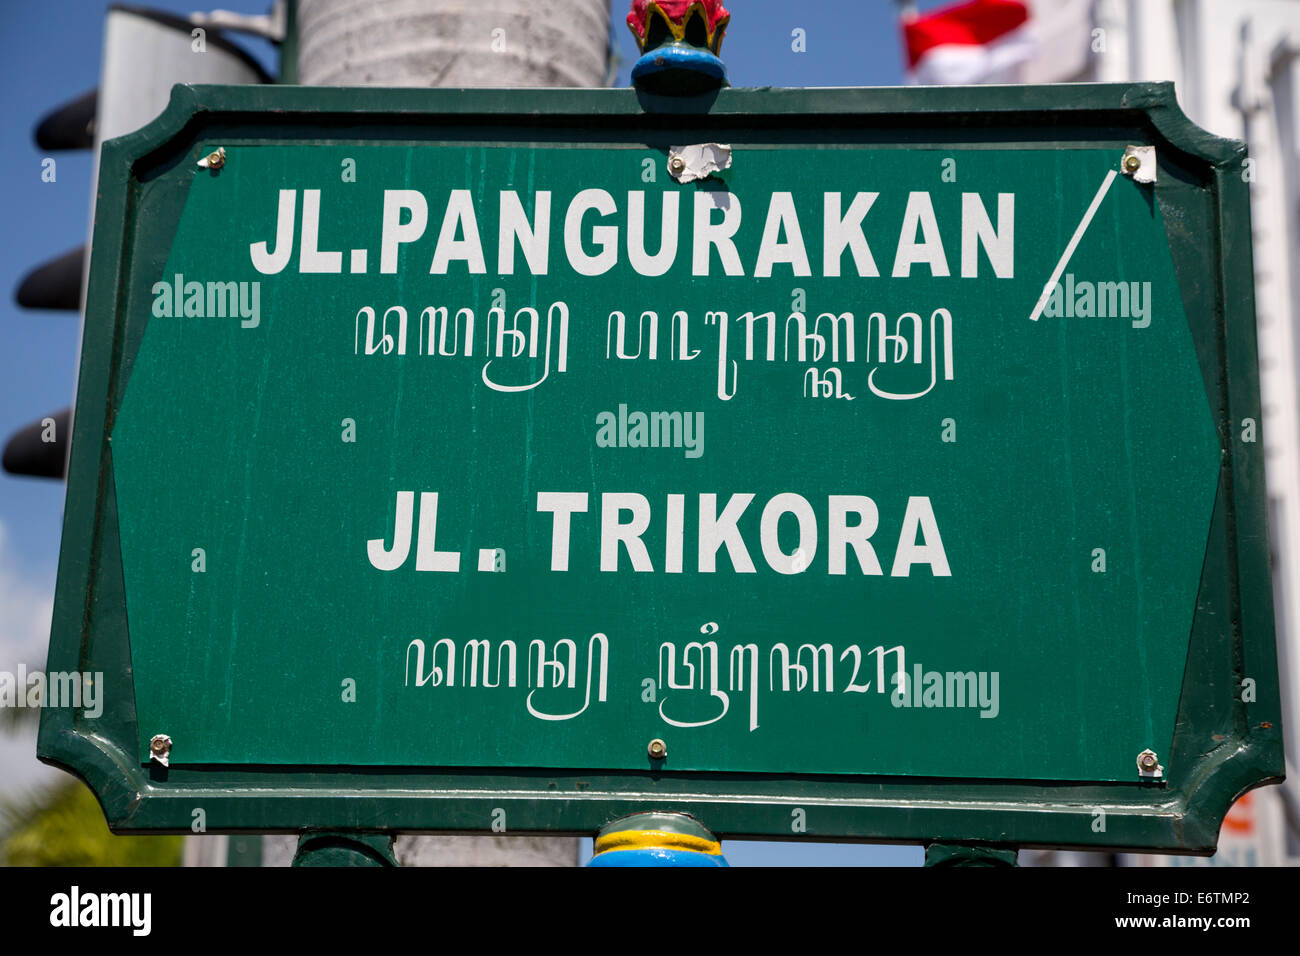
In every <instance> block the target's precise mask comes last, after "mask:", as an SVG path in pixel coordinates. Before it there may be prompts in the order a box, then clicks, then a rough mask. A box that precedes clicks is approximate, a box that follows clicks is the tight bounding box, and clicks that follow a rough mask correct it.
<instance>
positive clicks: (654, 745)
mask: <svg viewBox="0 0 1300 956" xmlns="http://www.w3.org/2000/svg"><path fill="white" fill-rule="evenodd" d="M646 752H647V753H649V754H650V757H651V759H654V760H662V759H663V758H664V757H666V756H668V745H667V744H666V743H664V742H663V741H662V740H660V739H659V738H658V737H656V738H655V739H654V740H652V741H650V746H648V747H647V748H646Z"/></svg>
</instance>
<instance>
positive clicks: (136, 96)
mask: <svg viewBox="0 0 1300 956" xmlns="http://www.w3.org/2000/svg"><path fill="white" fill-rule="evenodd" d="M269 82H271V78H270V77H269V76H268V75H267V73H266V71H265V70H263V69H262V67H261V66H260V65H259V64H258V63H257V62H256V61H255V60H254V59H253V58H252V57H250V56H249V55H248V53H247V52H246V51H244V50H243V49H242V48H241V47H238V46H236V45H235V44H233V43H231V42H230V41H229V40H227V39H226V38H225V37H224V36H223V35H222V33H221V32H220V29H219V28H218V27H217V26H215V25H214V21H213V19H212V18H210V17H207V16H204V15H201V14H195V16H194V18H193V20H187V19H183V18H181V17H177V16H175V15H174V14H171V13H167V12H164V11H160V10H150V9H147V8H141V7H119V6H113V7H110V8H109V11H108V13H107V15H106V17H105V20H104V45H103V58H102V60H101V62H100V83H99V87H98V89H95V90H91V91H90V92H89V93H85V94H83V95H81V96H79V97H77V98H76V99H75V100H72V101H71V102H69V103H66V104H64V105H63V106H60V107H58V108H57V109H55V110H54V111H53V112H51V113H49V114H48V115H46V116H45V117H44V118H42V119H41V121H40V122H39V123H38V124H37V126H36V132H35V139H36V145H37V146H38V147H39V148H40V149H41V150H43V151H46V152H54V151H58V150H73V149H89V150H92V151H93V155H94V156H95V158H96V162H95V163H94V164H93V165H92V172H91V184H92V189H91V195H92V197H93V195H94V189H93V184H94V183H95V181H96V180H97V179H98V175H99V167H98V155H99V146H100V144H101V143H102V142H103V141H104V140H106V139H110V138H112V137H114V136H121V135H124V134H126V133H130V132H132V131H134V130H136V129H139V128H140V127H142V126H144V125H145V124H147V123H148V122H149V121H150V120H152V119H153V118H154V117H156V116H158V114H160V113H161V112H162V111H163V110H164V109H165V108H166V106H167V101H168V98H169V97H170V96H171V88H172V86H173V85H175V84H177V83H269ZM90 218H91V221H92V222H93V220H94V207H93V198H92V207H91V217H90ZM88 252H89V247H88V246H85V245H83V246H79V247H78V248H76V249H72V250H70V251H68V252H66V253H64V254H63V255H60V256H58V257H57V258H54V259H51V260H50V261H48V262H45V263H43V264H41V265H39V266H37V267H36V268H35V269H33V270H32V271H30V272H29V273H27V275H26V276H24V277H23V279H22V281H21V282H20V283H19V284H18V288H17V289H16V290H15V295H14V298H15V300H16V301H17V303H18V305H20V306H22V307H23V308H26V309H56V310H67V311H78V310H79V311H81V312H82V313H83V316H82V321H85V316H84V311H85V278H86V275H87V272H88V269H89V255H88ZM71 434H72V409H71V408H65V409H62V410H61V411H57V412H51V413H48V414H46V415H43V416H42V417H41V418H38V419H36V420H35V421H33V422H31V423H30V424H28V425H25V426H22V427H21V428H19V429H18V430H17V431H15V432H13V433H12V434H11V435H10V437H9V440H8V441H7V442H6V443H5V446H4V453H3V456H2V457H0V465H3V467H4V470H5V471H7V472H9V473H10V474H12V475H28V476H31V477H39V478H60V479H61V478H63V477H64V476H65V473H66V471H67V460H68V447H69V439H70V437H71Z"/></svg>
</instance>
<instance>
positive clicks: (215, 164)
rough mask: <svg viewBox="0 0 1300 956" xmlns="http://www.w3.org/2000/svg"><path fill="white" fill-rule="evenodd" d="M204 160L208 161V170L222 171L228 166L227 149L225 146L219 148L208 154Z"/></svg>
mask: <svg viewBox="0 0 1300 956" xmlns="http://www.w3.org/2000/svg"><path fill="white" fill-rule="evenodd" d="M204 159H205V160H206V161H207V164H208V169H220V168H221V167H222V166H224V165H225V164H226V148H225V147H224V146H222V147H219V148H217V149H216V150H214V151H212V152H211V153H208V155H207V156H205V157H204Z"/></svg>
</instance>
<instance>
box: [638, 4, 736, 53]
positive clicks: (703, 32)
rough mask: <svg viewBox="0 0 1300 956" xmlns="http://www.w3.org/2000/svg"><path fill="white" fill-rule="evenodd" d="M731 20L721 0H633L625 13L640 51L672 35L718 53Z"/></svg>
mask: <svg viewBox="0 0 1300 956" xmlns="http://www.w3.org/2000/svg"><path fill="white" fill-rule="evenodd" d="M730 22H731V14H730V13H729V12H728V11H727V8H726V7H724V6H723V5H722V0H632V12H631V13H629V14H628V15H627V25H628V27H629V28H630V29H631V30H632V35H633V36H635V37H636V42H637V46H638V47H640V48H641V52H642V53H645V52H647V51H648V50H653V49H654V48H655V47H657V46H660V45H661V44H663V43H667V42H670V41H669V38H670V37H671V39H672V40H676V41H678V42H679V43H687V44H689V45H691V46H693V47H697V48H700V49H705V50H708V51H709V52H710V53H712V54H713V55H714V56H717V55H718V51H719V50H720V49H721V48H722V35H723V34H724V33H726V31H727V24H728V23H730Z"/></svg>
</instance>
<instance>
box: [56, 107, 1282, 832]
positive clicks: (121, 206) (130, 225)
mask: <svg viewBox="0 0 1300 956" xmlns="http://www.w3.org/2000/svg"><path fill="white" fill-rule="evenodd" d="M570 133H581V135H582V136H583V138H584V140H590V139H596V140H600V141H609V142H632V143H639V144H643V145H650V146H663V147H665V148H666V147H667V146H668V145H670V144H672V143H679V142H699V141H706V140H711V141H719V142H737V143H745V142H747V141H761V142H767V143H772V142H777V143H800V142H802V143H808V144H810V145H813V146H816V145H818V144H820V143H836V142H851V143H853V144H856V145H871V144H894V145H897V144H900V143H903V144H914V145H917V146H924V145H953V146H978V145H980V144H984V143H989V144H995V145H997V146H998V147H999V148H1005V149H1014V148H1016V147H1017V145H1023V146H1024V147H1025V148H1034V149H1043V148H1050V147H1054V146H1055V147H1059V148H1083V147H1089V148H1093V147H1101V148H1113V149H1115V150H1116V151H1117V154H1118V153H1121V152H1122V151H1123V150H1124V149H1125V147H1126V146H1127V145H1129V144H1131V143H1135V142H1137V143H1149V144H1153V145H1154V146H1155V147H1156V152H1157V155H1158V156H1159V162H1160V169H1161V175H1160V179H1159V183H1158V185H1157V186H1156V195H1157V197H1158V198H1159V201H1160V203H1161V206H1162V208H1164V209H1169V208H1176V209H1177V210H1178V212H1179V215H1177V216H1175V217H1170V216H1166V227H1167V230H1168V239H1169V242H1170V248H1171V254H1172V257H1173V261H1174V267H1175V272H1176V275H1177V278H1178V283H1179V287H1180V290H1181V293H1182V297H1183V301H1184V305H1185V308H1186V312H1187V318H1188V322H1189V324H1190V325H1191V328H1192V333H1193V339H1194V341H1195V343H1196V352H1197V357H1198V360H1199V362H1200V365H1201V371H1202V374H1203V377H1204V379H1205V381H1206V382H1207V383H1210V384H1211V385H1212V388H1210V390H1209V396H1208V397H1209V400H1210V407H1211V409H1212V412H1213V416H1214V419H1215V423H1216V426H1217V429H1218V432H1219V437H1220V442H1221V445H1222V449H1223V457H1222V464H1221V471H1220V481H1219V490H1218V495H1217V498H1216V501H1215V506H1214V514H1213V519H1212V521H1211V526H1210V539H1209V542H1208V544H1207V551H1206V556H1205V562H1204V567H1203V570H1202V576H1201V581H1200V591H1199V597H1198V605H1197V614H1196V619H1195V623H1194V625H1193V628H1192V634H1191V641H1190V650H1189V653H1188V658H1187V663H1186V668H1185V671H1184V677H1183V685H1182V693H1181V698H1180V703H1179V711H1178V718H1177V722H1176V729H1175V736H1174V751H1173V753H1172V754H1170V755H1169V759H1168V761H1167V763H1168V764H1169V766H1170V770H1169V771H1168V772H1167V773H1166V775H1165V777H1164V778H1163V779H1161V780H1159V781H1151V780H1147V781H1143V780H1140V779H1139V778H1138V775H1137V773H1136V767H1135V773H1134V779H1133V780H1132V781H1131V782H1124V783H1107V784H1073V783H1037V782H1032V783H1031V782H1025V781H1015V780H971V779H964V780H954V779H943V778H916V777H909V778H902V777H883V776H848V775H842V776H829V775H788V776H787V775H781V774H750V773H720V772H719V773H712V772H689V773H687V772H672V771H669V770H657V769H654V768H653V767H652V766H651V765H650V762H649V760H647V767H646V769H645V770H642V771H623V772H609V771H602V770H599V769H592V770H590V771H573V770H551V769H505V770H503V769H494V768H469V769H447V768H420V767H405V768H400V767H399V768H377V767H366V768H339V767H330V766H303V767H297V766H295V767H283V766H275V767H272V766H266V767H257V766H240V767H233V766H220V767H217V766H210V767H205V766H173V767H170V768H168V767H163V766H161V765H159V764H157V763H152V764H150V765H148V766H142V765H140V763H139V762H138V759H137V749H138V743H137V742H138V736H137V727H136V719H135V708H134V696H133V694H132V693H131V687H132V684H131V680H132V678H131V653H130V636H129V633H128V628H127V622H126V603H125V589H124V584H123V570H122V559H121V547H120V541H119V537H118V515H117V506H116V499H115V492H114V477H113V464H112V450H111V445H110V441H109V438H108V436H109V434H110V433H111V430H112V423H113V422H114V420H115V416H116V414H117V411H118V409H119V408H120V405H121V402H122V398H123V395H124V393H125V387H126V381H127V378H128V377H129V375H130V371H131V365H132V361H133V358H134V349H136V348H138V346H139V342H140V339H141V337H142V335H143V329H144V326H145V325H146V324H147V323H148V321H149V319H148V317H147V316H132V315H127V314H124V313H125V311H126V310H125V309H124V306H123V303H124V299H125V296H124V289H125V284H126V282H127V280H128V277H129V275H130V273H131V270H132V269H133V268H138V267H139V266H138V264H137V263H135V262H133V257H132V254H133V251H134V250H135V249H136V248H137V245H136V244H135V242H134V240H135V238H136V237H137V236H138V235H139V234H140V233H141V231H142V230H144V229H155V230H157V231H158V232H159V233H160V234H161V233H162V232H166V229H167V226H166V224H160V223H157V222H151V223H149V224H144V223H142V222H141V221H140V220H139V219H138V218H137V212H138V208H139V205H140V198H141V196H142V195H143V194H144V193H145V192H146V191H150V190H173V191H175V193H176V198H175V210H174V213H175V214H174V220H173V225H174V223H175V222H177V221H179V218H180V210H181V208H182V207H183V204H184V200H185V189H184V188H183V184H184V183H186V182H188V178H187V177H190V176H192V175H193V172H192V171H193V169H194V167H195V163H196V161H197V160H198V159H199V158H201V155H202V153H201V152H200V148H201V147H200V144H201V143H204V142H212V141H213V140H214V139H220V140H221V141H222V142H224V143H226V144H227V145H228V146H231V147H237V146H239V145H241V144H257V143H262V144H264V143H267V142H269V141H275V142H299V143H301V142H303V141H307V142H312V141H326V142H330V143H338V142H348V141H351V140H358V141H361V140H364V141H367V142H376V141H379V142H382V141H388V142H402V143H413V144H418V143H420V142H436V141H438V140H440V139H442V138H445V137H447V136H449V135H452V134H454V135H456V136H458V137H462V138H464V137H473V138H476V139H478V140H480V141H483V142H508V141H514V140H518V139H519V138H521V137H523V138H526V139H527V140H529V141H556V142H565V141H568V139H567V137H568V135H569V134H570ZM1245 158H1246V153H1245V147H1244V145H1243V144H1241V143H1239V142H1236V141H1232V140H1224V139H1219V138H1217V137H1214V136H1212V135H1210V134H1208V133H1206V132H1205V131H1204V130H1201V129H1200V128H1198V127H1196V126H1195V125H1194V124H1192V123H1191V122H1190V121H1189V120H1188V119H1187V118H1186V117H1185V116H1184V115H1183V114H1182V112H1181V111H1180V110H1179V108H1178V106H1177V104H1176V101H1175V97H1174V92H1173V87H1172V85H1171V84H1113V85H1070V86H1064V87H970V88H881V89H841V90H723V91H721V92H720V93H718V94H716V95H709V96H705V97H696V98H685V99H676V100H675V99H669V98H660V97H653V96H648V95H646V94H639V93H637V92H636V91H633V90H573V91H558V90H547V91H519V90H512V91H462V90H378V89H374V90H372V89H355V90H340V89H312V88H298V87H245V86H237V87H217V86H207V87H205V86H195V87H188V86H178V87H176V88H175V90H174V91H173V95H172V100H171V103H170V105H169V106H168V108H167V110H166V111H165V112H164V113H163V114H162V115H161V116H160V117H159V118H158V119H157V120H155V121H154V122H153V123H152V124H150V125H149V126H147V127H145V128H144V129H142V130H140V131H138V132H136V133H133V134H131V135H129V136H125V137H122V138H120V139H115V140H111V141H109V142H107V143H105V144H104V148H103V156H102V159H101V165H100V183H99V196H98V203H97V207H96V222H95V229H94V248H95V250H96V254H95V257H94V259H93V262H92V265H91V274H90V294H89V298H88V303H89V304H88V307H87V322H86V328H85V334H84V342H83V350H82V362H81V371H80V379H79V385H78V398H77V406H76V419H75V424H76V438H77V440H75V441H74V442H73V443H72V450H71V459H70V465H69V478H68V490H67V502H66V509H65V515H64V530H63V545H62V551H61V555H60V564H59V577H58V587H57V594H56V600H55V609H54V619H53V628H52V636H51V644H50V654H49V663H48V670H49V671H51V672H82V673H85V672H102V673H103V674H105V675H106V677H105V687H104V689H103V693H104V711H103V713H102V715H101V716H99V717H98V718H97V719H93V720H92V719H89V718H87V717H86V716H85V715H84V713H78V712H76V711H73V710H69V709H65V708H46V709H45V710H44V711H43V713H42V716H41V725H40V736H39V743H38V756H39V757H40V759H41V760H43V761H45V762H46V763H50V764H53V765H55V766H59V767H62V768H64V769H67V770H69V771H71V772H72V773H74V774H76V775H77V776H79V777H80V778H82V779H83V780H84V781H86V783H87V784H89V786H90V787H91V788H92V790H94V792H95V793H96V795H97V797H98V798H99V800H100V803H101V805H102V807H103V809H104V812H105V815H106V817H107V819H108V821H109V824H110V826H111V827H112V828H113V829H114V830H115V831H117V832H123V833H125V832H167V831H171V832H188V831H189V830H190V829H191V825H192V823H193V821H194V811H195V810H196V809H197V808H201V809H202V810H203V812H204V815H205V823H206V830H207V831H208V832H214V833H221V832H241V831H242V832H288V831H298V830H304V829H324V828H332V829H345V830H358V831H374V830H400V831H408V832H487V831H489V830H490V829H491V824H492V822H493V820H494V819H497V818H498V817H497V816H496V813H497V811H501V810H504V811H505V819H506V820H507V821H508V826H509V832H515V833H518V832H529V831H532V832H548V833H553V834H592V833H594V832H596V831H597V830H598V829H599V828H600V827H601V826H602V825H603V824H605V823H607V822H608V821H610V820H613V819H615V818H618V817H621V816H624V815H627V814H630V813H634V812H638V811H644V810H663V811H682V812H686V813H690V814H692V815H694V816H695V817H697V818H698V819H699V820H700V821H701V822H703V823H704V824H705V825H707V826H708V827H709V828H710V829H711V830H712V831H713V832H714V833H716V834H718V835H719V836H721V837H724V838H728V839H736V838H754V839H809V840H818V839H820V840H860V841H869V842H885V841H888V842H915V843H930V842H961V843H983V844H995V845H1012V846H1021V847H1035V846H1042V847H1076V848H1081V849H1116V850H1135V849H1150V850H1166V851H1173V852H1190V853H1202V854H1204V853H1209V852H1212V851H1213V849H1214V847H1215V845H1216V842H1217V838H1218V831H1219V826H1220V823H1221V821H1222V819H1223V817H1224V815H1225V814H1226V813H1227V811H1228V808H1229V807H1230V806H1231V804H1232V802H1233V801H1234V800H1235V799H1236V798H1237V797H1238V796H1239V795H1240V794H1241V793H1243V792H1245V791H1246V790H1249V789H1251V788H1252V787H1255V786H1259V785H1261V784H1265V783H1270V782H1276V781H1278V780H1280V779H1281V778H1282V776H1283V773H1284V761H1283V750H1282V730H1281V700H1280V694H1279V687H1278V678H1277V660H1276V647H1275V640H1274V627H1273V607H1272V588H1271V580H1270V567H1269V551H1268V541H1267V522H1266V512H1265V506H1266V492H1265V486H1264V463H1263V446H1262V444H1261V443H1248V442H1243V441H1242V440H1241V430H1242V423H1243V420H1244V419H1248V418H1250V419H1254V420H1255V421H1256V422H1258V421H1259V420H1260V413H1261V409H1260V399H1259V371H1258V357H1257V352H1256V339H1255V314H1254V297H1253V296H1254V275H1253V265H1252V260H1251V246H1250V243H1251V230H1250V216H1249V194H1248V190H1249V185H1248V181H1247V180H1248V178H1249V177H1248V176H1247V175H1246V169H1247V167H1245V166H1244V160H1245ZM178 186H180V187H181V188H178ZM150 241H151V242H157V241H159V240H157V239H151V240H150ZM1247 678H1249V679H1251V680H1253V681H1254V694H1253V697H1252V696H1251V695H1250V694H1243V693H1242V685H1243V681H1245V680H1246V679H1247ZM1243 696H1244V697H1246V698H1248V699H1246V700H1243V699H1242V697H1243ZM1161 757H1162V761H1163V758H1164V755H1161ZM800 811H801V812H800ZM1099 819H1100V820H1103V821H1104V823H1103V825H1102V826H1100V827H1099V826H1097V821H1098V820H1099ZM794 820H797V821H798V822H799V823H800V824H801V825H802V829H801V830H797V829H796V828H795V827H793V826H792V821H794Z"/></svg>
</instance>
